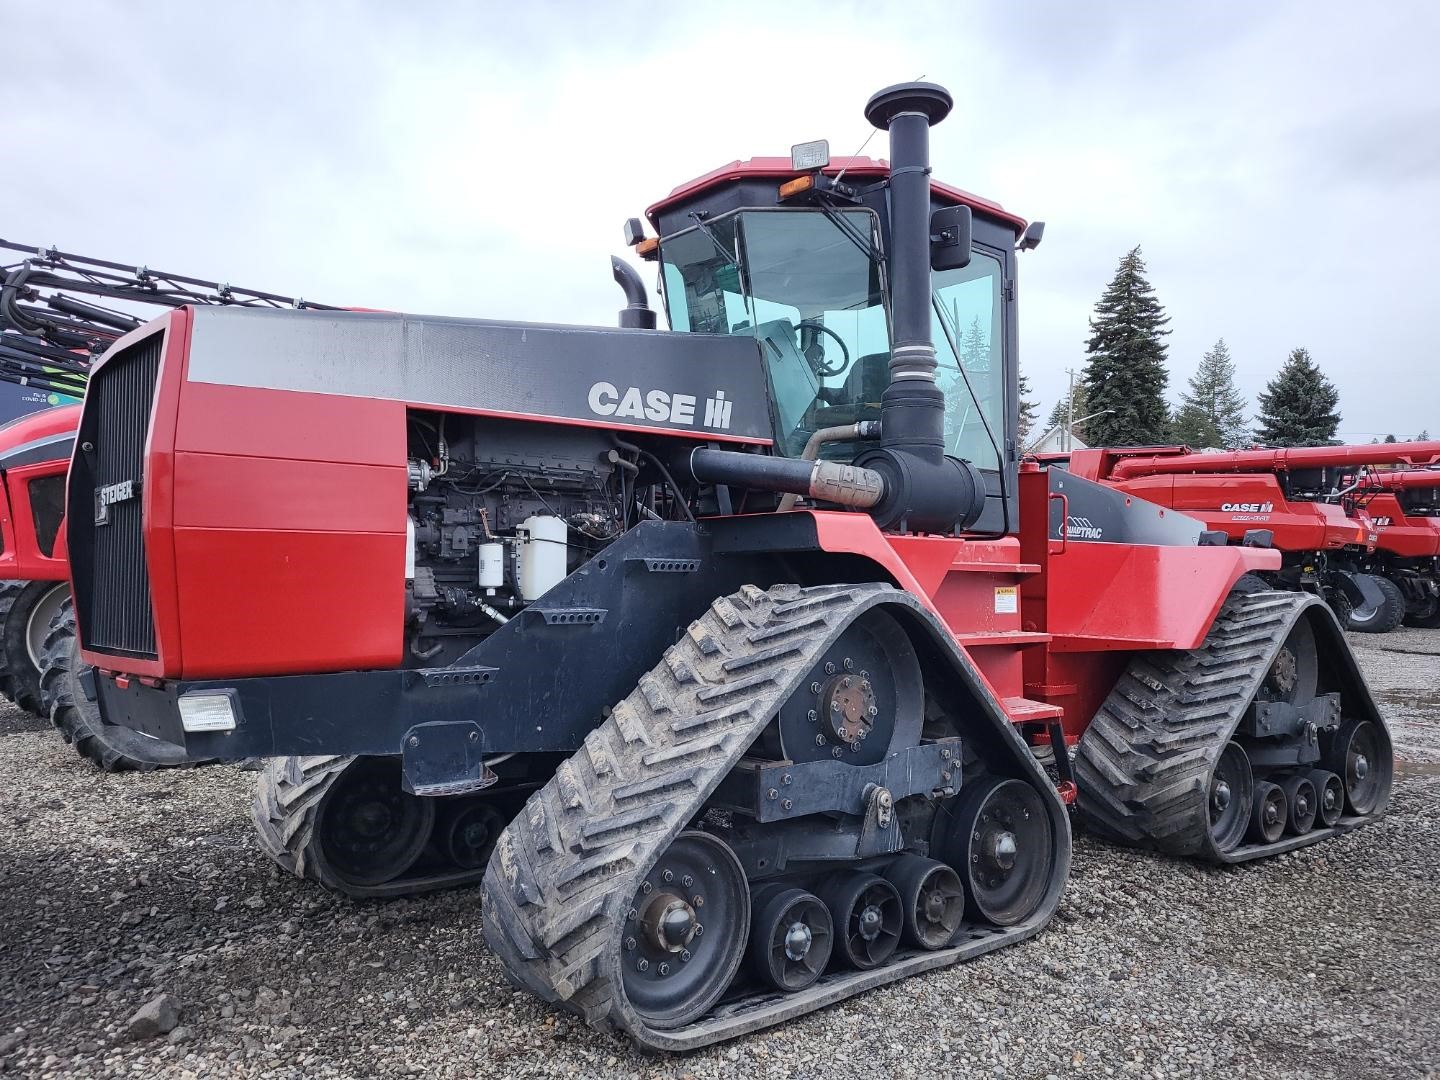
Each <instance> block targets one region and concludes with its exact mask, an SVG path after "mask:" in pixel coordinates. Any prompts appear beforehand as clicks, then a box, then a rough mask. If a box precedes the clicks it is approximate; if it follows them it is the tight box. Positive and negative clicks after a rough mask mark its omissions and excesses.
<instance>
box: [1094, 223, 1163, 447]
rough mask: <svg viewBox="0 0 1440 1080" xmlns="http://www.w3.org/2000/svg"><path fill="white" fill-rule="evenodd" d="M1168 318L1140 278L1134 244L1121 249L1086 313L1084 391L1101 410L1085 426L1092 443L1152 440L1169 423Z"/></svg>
mask: <svg viewBox="0 0 1440 1080" xmlns="http://www.w3.org/2000/svg"><path fill="white" fill-rule="evenodd" d="M1169 321H1170V318H1169V316H1167V315H1166V314H1165V309H1164V308H1163V307H1161V306H1160V301H1158V300H1157V299H1155V289H1154V286H1152V285H1151V284H1150V282H1149V281H1148V280H1147V279H1146V277H1145V261H1144V260H1143V259H1142V258H1141V257H1140V249H1139V248H1138V247H1136V248H1134V249H1133V250H1131V251H1129V252H1128V253H1126V255H1125V257H1124V258H1122V259H1121V260H1120V267H1119V269H1118V270H1116V272H1115V277H1114V278H1113V279H1111V281H1110V284H1109V285H1108V286H1107V287H1106V289H1105V292H1104V293H1103V294H1102V295H1101V297H1100V301H1099V303H1097V304H1096V305H1095V314H1094V315H1093V316H1091V318H1090V340H1089V341H1088V342H1087V343H1086V347H1085V351H1086V352H1087V353H1088V354H1089V357H1090V359H1089V361H1088V363H1087V364H1086V365H1085V396H1086V398H1087V399H1088V401H1089V406H1088V407H1089V411H1090V412H1092V413H1096V412H1098V413H1101V415H1099V416H1096V417H1094V418H1093V419H1092V420H1090V421H1089V422H1088V423H1087V425H1086V432H1087V434H1086V441H1087V442H1089V443H1090V444H1091V445H1094V446H1135V445H1143V444H1147V443H1158V442H1160V441H1162V440H1163V439H1164V438H1165V435H1166V433H1167V429H1168V428H1169V426H1170V409H1169V406H1168V405H1166V403H1165V386H1166V384H1167V383H1168V382H1169V373H1168V372H1167V371H1166V370H1165V342H1164V337H1165V335H1167V334H1168V333H1170V331H1169V330H1167V329H1165V324H1166V323H1168V322H1169Z"/></svg>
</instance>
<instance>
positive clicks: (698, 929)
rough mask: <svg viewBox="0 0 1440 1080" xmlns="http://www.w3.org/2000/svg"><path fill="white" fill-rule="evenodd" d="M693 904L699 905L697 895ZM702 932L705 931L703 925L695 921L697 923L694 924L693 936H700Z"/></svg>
mask: <svg viewBox="0 0 1440 1080" xmlns="http://www.w3.org/2000/svg"><path fill="white" fill-rule="evenodd" d="M695 906H696V907H699V906H700V897H698V896H697V897H696V898H695ZM704 932H705V927H704V926H702V925H701V924H700V923H698V922H697V923H696V924H695V936H696V937H699V936H700V935H701V934H703V933H704Z"/></svg>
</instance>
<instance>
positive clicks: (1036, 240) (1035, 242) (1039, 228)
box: [1015, 221, 1045, 251]
mask: <svg viewBox="0 0 1440 1080" xmlns="http://www.w3.org/2000/svg"><path fill="white" fill-rule="evenodd" d="M1044 235H1045V223H1044V222H1043V221H1032V222H1030V224H1029V225H1026V226H1025V235H1023V236H1022V237H1020V243H1018V244H1016V245H1015V250H1016V251H1034V250H1035V249H1036V248H1037V247H1039V246H1040V240H1041V238H1042V237H1044Z"/></svg>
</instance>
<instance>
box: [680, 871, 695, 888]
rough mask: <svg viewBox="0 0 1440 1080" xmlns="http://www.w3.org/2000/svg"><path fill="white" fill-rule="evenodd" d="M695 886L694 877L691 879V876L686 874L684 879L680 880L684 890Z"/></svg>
mask: <svg viewBox="0 0 1440 1080" xmlns="http://www.w3.org/2000/svg"><path fill="white" fill-rule="evenodd" d="M694 884H695V879H694V878H693V877H691V876H690V875H689V874H686V875H685V876H684V877H682V878H681V879H680V887H681V888H682V889H688V888H690V886H691V885H694Z"/></svg>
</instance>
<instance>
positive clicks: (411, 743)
mask: <svg viewBox="0 0 1440 1080" xmlns="http://www.w3.org/2000/svg"><path fill="white" fill-rule="evenodd" d="M405 745H406V746H408V747H410V749H412V750H413V749H415V747H417V746H419V745H420V737H419V736H418V735H411V736H410V737H409V738H408V739H406V740H405Z"/></svg>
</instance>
